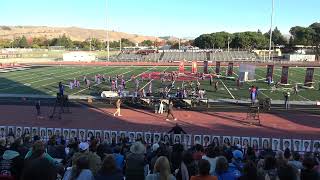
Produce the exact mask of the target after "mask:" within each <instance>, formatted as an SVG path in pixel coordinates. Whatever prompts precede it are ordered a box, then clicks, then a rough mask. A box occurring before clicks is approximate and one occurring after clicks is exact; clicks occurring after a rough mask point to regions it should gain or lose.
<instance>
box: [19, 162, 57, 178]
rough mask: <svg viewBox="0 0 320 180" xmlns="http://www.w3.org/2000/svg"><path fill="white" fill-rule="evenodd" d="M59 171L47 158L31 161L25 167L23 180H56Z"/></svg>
mask: <svg viewBox="0 0 320 180" xmlns="http://www.w3.org/2000/svg"><path fill="white" fill-rule="evenodd" d="M56 179H57V170H56V168H55V166H54V165H53V164H52V163H50V161H48V160H47V159H45V158H36V159H34V160H31V161H30V162H29V163H28V164H27V166H25V168H24V170H23V173H22V176H21V180H56Z"/></svg>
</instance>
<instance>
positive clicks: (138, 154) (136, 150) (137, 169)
mask: <svg viewBox="0 0 320 180" xmlns="http://www.w3.org/2000/svg"><path fill="white" fill-rule="evenodd" d="M145 152H146V148H145V146H144V145H143V144H142V143H141V142H139V141H138V142H135V143H133V144H132V145H131V147H130V152H129V153H128V154H127V157H126V171H125V172H126V180H136V179H144V178H145V172H144V170H145V169H144V167H145V165H146V164H147V162H146V158H145Z"/></svg>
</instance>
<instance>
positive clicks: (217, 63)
mask: <svg viewBox="0 0 320 180" xmlns="http://www.w3.org/2000/svg"><path fill="white" fill-rule="evenodd" d="M216 74H220V62H218V61H217V62H216Z"/></svg>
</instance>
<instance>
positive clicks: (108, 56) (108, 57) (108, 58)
mask: <svg viewBox="0 0 320 180" xmlns="http://www.w3.org/2000/svg"><path fill="white" fill-rule="evenodd" d="M106 28H107V60H108V61H110V55H109V53H110V52H109V31H108V0H106Z"/></svg>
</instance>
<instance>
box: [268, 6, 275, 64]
mask: <svg viewBox="0 0 320 180" xmlns="http://www.w3.org/2000/svg"><path fill="white" fill-rule="evenodd" d="M273 14H274V0H272V10H271V26H270V39H269V60H270V59H271V48H272V47H271V44H272V23H273Z"/></svg>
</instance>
